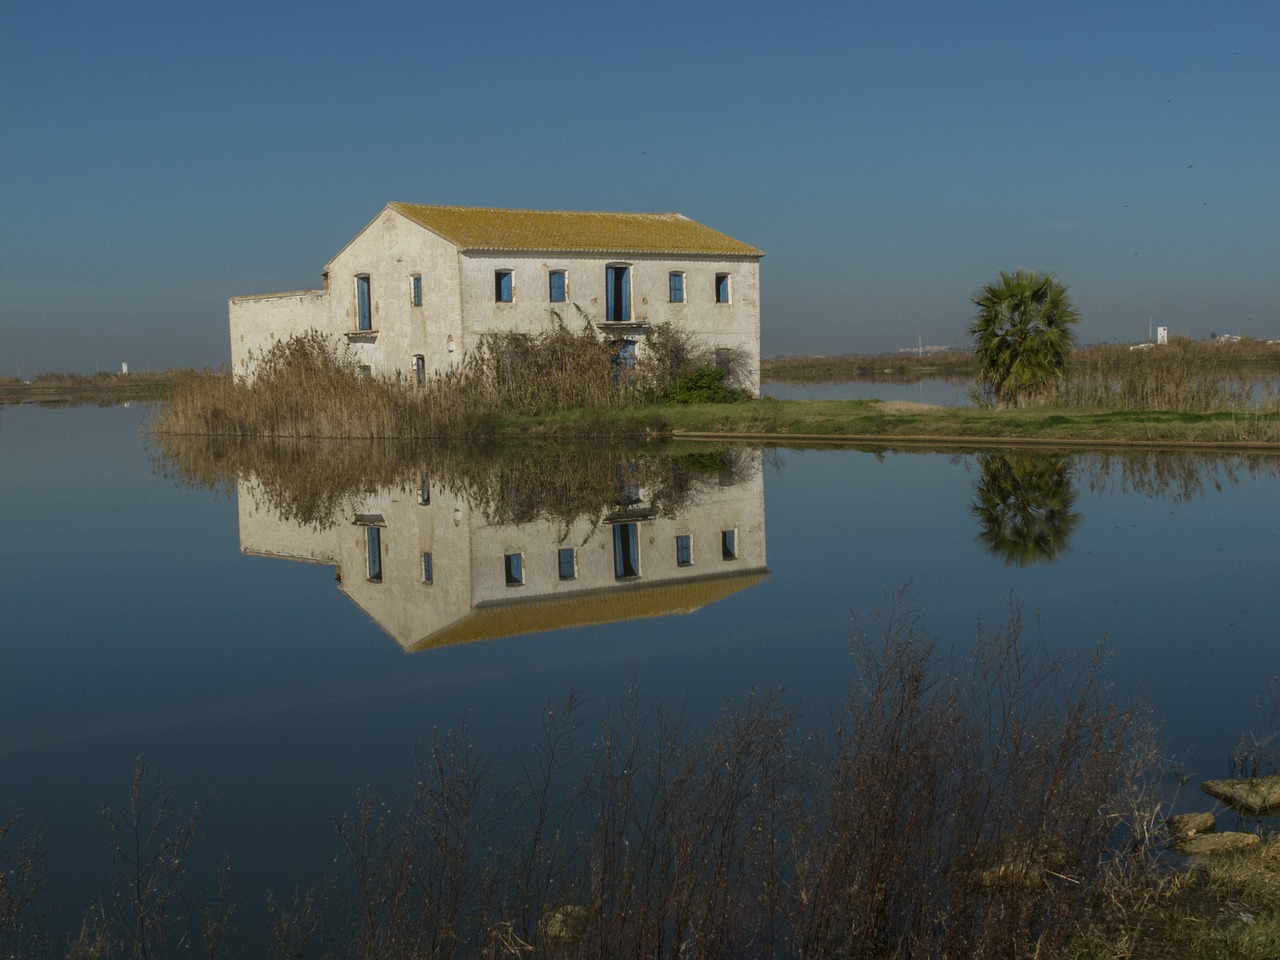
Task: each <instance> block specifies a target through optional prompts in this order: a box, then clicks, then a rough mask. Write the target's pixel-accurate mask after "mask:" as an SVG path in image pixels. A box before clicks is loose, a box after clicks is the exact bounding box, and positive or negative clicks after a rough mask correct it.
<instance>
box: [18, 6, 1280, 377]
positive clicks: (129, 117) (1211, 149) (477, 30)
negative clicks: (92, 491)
mask: <svg viewBox="0 0 1280 960" xmlns="http://www.w3.org/2000/svg"><path fill="white" fill-rule="evenodd" d="M1278 45H1280V4H1275V3H1274V2H1273V0H1266V2H1245V3H1233V2H1223V3H1218V4H1210V3H1208V2H1195V3H1187V2H1178V0H1166V2H1154V0H1143V2H1123V0H1108V2H1093V0H1074V2H1047V0H1042V2H1030V0H1019V2H982V0H970V2H967V3H957V2H954V0H947V2H942V0H938V2H918V0H896V2H891V0H880V2H859V0H845V2H839V3H825V2H823V3H818V2H806V0H796V2H790V3H785V4H783V3H771V4H763V3H752V2H742V0H738V2H734V3H729V2H720V0H713V2H702V3H699V2H695V0H686V2H682V3H671V2H665V0H651V2H649V3H646V4H643V5H634V4H627V5H623V4H609V3H599V2H582V0H566V2H544V3H528V2H505V0H501V2H491V3H483V2H475V0H468V2H452V0H444V2H435V3H411V2H404V0H387V2H370V3H365V4H349V3H343V4H338V3H332V2H329V0H311V2H307V3H294V2H265V3H264V2H262V0H254V2H252V3H246V2H240V0H202V2H192V0H164V2H129V0H118V2H112V3H101V2H77V3H68V2H61V0H41V2H34V0H10V2H9V3H6V4H4V5H3V8H2V9H0V83H2V84H3V96H0V164H2V169H3V172H4V176H3V177H0V376H13V375H15V374H18V373H21V374H22V375H23V376H29V375H31V374H33V373H37V372H42V371H47V370H68V371H79V372H93V371H94V370H98V369H102V370H110V369H117V368H118V366H119V363H120V362H121V361H128V362H129V364H130V367H131V368H132V369H143V368H153V369H154V368H161V367H167V366H172V365H185V366H197V367H200V366H217V365H218V364H220V363H224V362H226V361H227V359H228V345H227V330H226V323H227V317H226V301H227V299H228V298H229V297H231V296H234V295H237V294H247V293H266V292H271V291H279V290H293V289H303V288H313V287H316V286H318V285H319V278H320V271H321V268H322V267H323V265H324V263H325V262H326V261H327V260H328V259H329V258H330V257H331V256H332V255H333V254H334V253H336V252H337V251H338V250H339V249H340V248H341V247H342V246H343V244H345V243H346V242H347V241H348V240H349V239H350V238H351V237H352V236H353V235H354V234H355V233H356V232H357V231H358V230H359V229H360V228H361V227H363V226H364V225H365V224H366V223H367V222H368V221H369V220H370V219H372V217H373V216H374V215H375V214H376V213H377V212H378V210H380V209H381V208H382V206H383V205H384V204H385V203H387V202H388V201H390V200H404V201H410V202H417V203H457V204H477V205H484V206H517V207H532V208H548V209H594V210H628V211H669V210H676V211H680V212H682V213H684V214H686V215H688V216H690V217H693V218H694V219H697V220H701V221H702V222H704V223H707V224H709V225H710V226H713V227H715V228H717V229H719V230H723V231H724V232H726V233H729V234H731V235H733V236H735V237H737V238H739V239H741V240H745V241H746V242H748V243H751V244H754V245H755V246H757V247H760V248H762V249H763V250H764V251H765V253H766V257H765V260H764V263H763V284H764V290H763V327H764V331H763V350H764V354H765V355H766V356H778V355H782V354H808V353H850V352H878V351H883V350H893V349H896V348H898V347H904V346H908V345H914V344H915V343H916V342H917V338H922V339H923V340H924V341H925V342H926V343H938V344H956V345H965V342H966V338H965V334H964V329H965V327H966V325H967V324H968V322H969V320H970V317H971V313H972V309H971V307H970V305H969V303H968V298H969V297H970V296H971V295H972V294H973V292H974V291H975V290H976V289H977V288H978V287H979V286H981V285H982V284H984V283H986V282H988V281H990V280H992V279H994V278H995V277H996V276H997V275H998V272H999V271H1000V270H1013V269H1017V268H1020V267H1021V268H1026V269H1033V270H1047V271H1052V272H1054V273H1056V274H1057V275H1058V276H1059V277H1060V278H1061V279H1062V280H1063V281H1065V282H1066V283H1067V284H1068V285H1069V286H1070V288H1071V292H1072V295H1073V297H1074V299H1075V302H1076V305H1077V306H1078V307H1079V308H1080V310H1081V312H1082V314H1083V315H1084V318H1085V319H1084V323H1083V324H1082V326H1081V327H1080V328H1079V335H1080V338H1081V339H1082V340H1084V341H1086V342H1089V341H1095V340H1121V341H1134V340H1139V339H1142V338H1145V336H1146V334H1147V325H1148V318H1149V317H1150V318H1153V320H1154V322H1155V323H1156V324H1164V325H1167V326H1169V327H1170V329H1171V330H1172V331H1174V332H1180V333H1186V334H1189V335H1192V336H1208V335H1209V334H1210V333H1211V332H1219V333H1242V334H1247V335H1253V336H1261V337H1280V263H1278V260H1280V257H1278V254H1280V243H1278V240H1280V57H1278V56H1277V54H1276V49H1277V46H1278Z"/></svg>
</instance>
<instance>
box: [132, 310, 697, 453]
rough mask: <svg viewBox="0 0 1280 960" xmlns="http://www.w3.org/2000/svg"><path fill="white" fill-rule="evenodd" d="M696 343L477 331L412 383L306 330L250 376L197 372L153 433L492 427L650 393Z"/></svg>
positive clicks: (667, 333)
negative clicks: (636, 343)
mask: <svg viewBox="0 0 1280 960" xmlns="http://www.w3.org/2000/svg"><path fill="white" fill-rule="evenodd" d="M706 360H707V357H706V354H705V351H702V350H700V349H698V347H697V346H696V345H695V344H693V343H692V342H690V341H689V340H688V338H687V337H684V336H683V335H681V334H679V333H678V332H676V331H673V330H672V329H670V328H669V327H660V328H658V329H657V330H655V331H654V332H653V334H652V335H651V337H650V343H649V348H648V349H647V350H646V351H645V354H644V356H643V357H642V359H641V361H640V362H639V363H638V364H637V365H636V366H634V367H632V368H625V367H623V366H622V365H620V364H619V362H618V359H617V355H616V348H615V347H614V346H613V345H611V344H609V343H608V342H606V341H602V340H601V339H600V338H599V337H598V336H597V334H596V333H595V331H594V330H593V329H591V328H589V327H588V328H584V329H583V330H582V332H581V333H578V334H573V333H570V332H569V331H568V330H566V329H565V328H563V327H559V328H556V329H554V330H550V331H548V332H545V333H542V334H536V335H534V334H523V333H501V334H496V333H495V334H490V335H488V336H485V337H483V338H482V339H481V340H480V342H479V344H478V345H477V346H476V348H475V349H473V350H471V351H470V352H469V353H468V354H467V355H466V357H465V358H464V359H463V361H462V362H461V363H460V364H458V365H456V366H453V367H450V368H449V369H448V370H446V371H444V372H443V373H441V374H439V375H437V376H433V377H431V378H428V379H427V381H426V382H425V383H424V384H416V383H413V382H411V381H410V380H408V379H406V378H404V377H400V376H397V377H394V378H377V377H369V376H367V375H365V374H363V373H362V372H361V370H360V368H359V367H358V366H357V365H356V363H355V361H354V359H353V357H352V355H351V353H350V352H349V350H348V349H347V348H346V347H345V346H344V345H340V344H338V343H336V342H335V341H333V340H332V339H330V338H328V337H326V336H324V335H323V334H320V333H318V332H315V331H312V332H311V333H308V334H305V335H302V336H297V337H292V338H290V339H289V340H285V341H281V342H279V343H277V344H275V345H274V346H273V347H272V348H271V349H270V350H268V351H267V353H266V354H265V355H264V356H263V357H261V358H259V359H258V361H257V363H256V365H255V373H254V377H253V379H252V380H247V379H233V378H231V377H228V376H225V375H213V374H207V375H205V376H201V377H195V378H191V379H189V380H186V381H184V382H182V383H180V384H179V385H178V386H176V387H175V389H174V390H173V393H172V394H171V395H170V398H169V401H168V403H167V404H166V405H165V406H164V407H163V408H162V409H161V410H160V411H159V412H158V413H157V414H156V415H155V417H154V418H153V419H152V421H151V429H152V430H153V432H155V433H157V434H192V435H194V434H198V435H203V436H218V437H241V438H246V437H271V438H278V439H300V438H314V437H323V438H337V439H357V438H359V439H369V438H373V439H398V440H415V439H435V438H441V437H449V438H453V439H466V438H476V437H484V436H488V435H491V434H492V432H493V425H494V422H495V420H496V419H497V418H498V417H500V416H503V415H507V414H511V413H516V414H540V413H547V412H551V411H556V410H566V409H573V408H589V409H597V410H600V409H609V408H615V407H620V406H625V405H627V404H631V403H636V402H642V401H648V400H652V399H653V398H654V397H655V396H657V394H658V393H660V392H661V391H662V390H663V389H664V388H665V387H666V386H667V385H668V384H669V383H671V382H672V381H673V380H674V379H675V378H678V377H679V376H680V375H681V374H683V373H685V372H687V371H688V370H689V369H690V368H691V367H692V366H696V365H698V364H702V363H705V362H706Z"/></svg>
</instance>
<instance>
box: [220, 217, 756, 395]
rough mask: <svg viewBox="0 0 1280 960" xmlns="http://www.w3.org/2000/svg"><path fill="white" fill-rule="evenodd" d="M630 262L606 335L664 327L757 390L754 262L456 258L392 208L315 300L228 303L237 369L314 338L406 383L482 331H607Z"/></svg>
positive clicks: (337, 262) (295, 297)
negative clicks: (360, 295) (627, 303)
mask: <svg viewBox="0 0 1280 960" xmlns="http://www.w3.org/2000/svg"><path fill="white" fill-rule="evenodd" d="M610 264H625V265H627V266H628V267H629V268H630V275H631V283H630V286H631V311H630V313H631V317H630V319H631V323H632V324H634V325H635V326H634V327H631V328H629V329H628V328H627V327H626V326H622V327H616V328H612V329H610V328H609V327H608V326H604V327H603V328H602V329H601V335H602V336H611V335H612V334H613V333H615V332H616V334H617V335H618V336H620V337H621V336H626V337H628V338H634V339H636V340H637V341H638V342H639V343H640V344H641V346H640V350H641V351H642V350H643V327H644V326H645V325H648V326H651V327H652V326H657V325H659V324H661V323H664V322H670V323H671V324H672V325H673V326H674V327H676V328H677V329H679V330H682V331H684V332H686V333H688V334H689V335H690V336H691V337H692V338H693V339H694V340H695V341H696V342H698V343H699V344H700V345H702V346H705V347H706V348H708V349H715V348H719V347H726V348H729V349H732V350H734V351H737V352H738V353H739V354H740V355H741V356H742V357H743V359H744V360H745V361H746V362H745V364H744V365H743V366H744V368H745V370H746V371H747V379H748V382H746V383H744V384H743V386H747V387H749V388H750V389H751V390H752V391H753V392H754V393H757V394H758V393H759V386H760V384H759V366H760V264H759V261H758V260H757V259H754V258H711V257H680V258H672V257H652V256H646V257H641V256H629V257H611V256H604V255H600V256H596V255H590V256H585V255H563V256H562V255H547V254H511V253H502V254H491V253H475V252H471V253H462V252H459V251H458V250H457V248H456V247H454V245H453V244H452V243H450V242H448V241H446V240H444V239H442V238H441V237H439V236H437V235H436V234H434V233H432V232H431V231H429V230H427V229H425V228H423V227H422V226H420V225H418V224H416V223H414V222H412V221H410V220H408V219H406V218H405V217H403V216H401V215H400V214H398V213H396V212H395V211H393V210H391V209H385V210H383V211H382V212H381V213H380V214H379V215H378V216H377V217H376V218H375V219H374V220H373V221H372V222H371V223H370V224H369V225H368V226H367V227H366V228H365V229H364V230H363V231H361V232H360V233H359V234H358V235H357V236H356V237H355V238H354V239H353V240H352V241H351V242H350V243H348V244H347V246H346V247H344V248H343V249H342V250H341V251H340V252H339V253H338V254H337V256H335V257H334V258H333V259H332V260H331V261H330V262H329V264H328V265H327V267H326V277H327V282H328V287H327V289H325V290H319V291H315V290H313V291H301V292H294V293H286V294H266V295H261V296H249V297H236V298H234V299H232V300H231V301H230V304H229V315H230V327H231V355H232V369H233V372H234V373H235V374H236V375H237V376H245V375H249V374H251V372H252V363H253V358H254V357H258V356H261V355H262V354H263V353H264V352H265V351H266V350H267V349H269V348H270V347H271V345H272V344H273V343H275V342H276V341H279V340H284V339H287V338H288V337H290V336H293V335H296V334H302V333H305V332H307V331H309V330H318V331H321V332H323V333H325V334H327V335H329V336H331V337H333V338H334V339H335V340H336V341H339V342H342V341H345V342H346V343H347V344H349V346H350V349H351V353H352V355H353V356H354V358H355V359H356V360H357V361H358V362H359V363H361V364H364V365H366V366H368V367H369V369H370V372H371V373H373V374H374V375H377V376H394V375H396V374H397V373H399V374H401V375H403V376H408V377H412V376H413V372H414V357H415V356H416V355H421V356H423V357H424V358H425V367H426V370H427V372H428V373H437V372H441V371H443V370H445V369H446V368H447V367H448V366H449V365H451V364H453V363H456V362H458V361H459V360H460V359H461V357H462V356H463V354H464V353H465V352H466V351H467V350H470V349H473V348H474V347H475V346H476V344H477V343H478V342H479V340H480V338H481V337H482V336H484V335H485V334H488V333H496V332H504V331H520V332H525V333H538V332H542V331H546V330H549V329H552V328H554V327H555V326H556V325H557V324H559V323H563V324H564V325H565V326H567V327H568V328H569V329H570V330H572V331H574V332H577V331H578V330H580V329H581V328H582V325H583V324H584V323H587V322H590V323H592V324H596V325H602V324H604V321H605V319H606V317H605V309H606V308H605V304H606V294H605V268H606V267H607V266H608V265H610ZM498 270H510V271H511V274H512V281H513V297H512V302H510V303H499V302H496V298H495V295H494V279H495V272H496V271H498ZM552 270H564V271H565V273H566V277H567V299H566V301H565V302H563V303H552V302H551V299H550V291H549V274H550V271H552ZM673 271H678V272H681V273H683V274H684V276H685V281H684V289H685V300H684V302H683V303H670V302H669V301H668V290H669V287H668V276H669V274H670V273H671V272H673ZM721 273H724V274H728V275H729V277H730V281H729V302H728V303H717V302H716V301H715V277H716V275H717V274H721ZM415 274H417V275H420V276H421V278H422V305H421V306H414V305H413V304H412V300H411V295H412V278H413V276H414V275H415ZM360 275H365V276H368V277H369V286H370V299H371V303H370V307H371V319H372V326H373V330H372V331H370V332H368V333H360V332H358V331H357V326H358V322H357V311H358V308H357V293H356V278H357V277H358V276H360Z"/></svg>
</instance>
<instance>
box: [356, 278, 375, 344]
mask: <svg viewBox="0 0 1280 960" xmlns="http://www.w3.org/2000/svg"><path fill="white" fill-rule="evenodd" d="M355 282H356V330H357V331H359V332H360V333H372V332H373V280H372V278H371V277H370V276H369V274H367V273H357V274H356V278H355Z"/></svg>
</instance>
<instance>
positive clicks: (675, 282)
mask: <svg viewBox="0 0 1280 960" xmlns="http://www.w3.org/2000/svg"><path fill="white" fill-rule="evenodd" d="M668 299H670V301H671V302H672V303H684V274H683V273H673V274H671V283H670V292H669V294H668Z"/></svg>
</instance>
